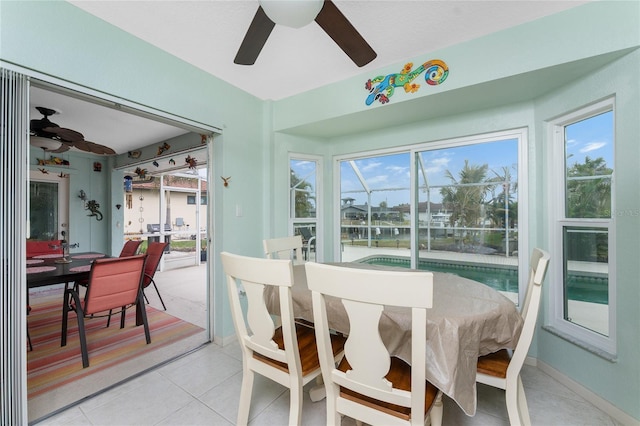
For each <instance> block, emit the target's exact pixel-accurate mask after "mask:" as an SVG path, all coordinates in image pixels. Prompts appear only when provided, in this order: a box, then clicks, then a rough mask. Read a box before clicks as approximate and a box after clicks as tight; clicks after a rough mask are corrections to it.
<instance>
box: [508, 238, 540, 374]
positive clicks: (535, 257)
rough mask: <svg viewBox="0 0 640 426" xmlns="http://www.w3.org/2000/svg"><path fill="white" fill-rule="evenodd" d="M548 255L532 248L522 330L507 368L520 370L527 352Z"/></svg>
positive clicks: (535, 318)
mask: <svg viewBox="0 0 640 426" xmlns="http://www.w3.org/2000/svg"><path fill="white" fill-rule="evenodd" d="M549 259H550V255H549V253H547V252H546V251H544V250H541V249H538V248H534V249H533V252H532V254H531V259H530V264H529V283H528V285H527V293H526V295H525V298H524V301H523V303H522V307H521V309H520V314H521V315H522V318H523V319H524V324H523V325H522V331H521V332H520V337H519V339H518V343H517V345H516V348H515V350H514V351H513V355H512V357H511V362H510V363H509V367H508V370H507V374H510V373H509V370H515V371H520V369H521V368H522V365H523V364H524V361H525V359H526V357H527V353H528V352H529V347H530V346H531V341H532V340H533V334H534V332H535V327H536V322H537V320H538V312H539V311H540V298H541V297H542V282H543V281H544V278H545V275H546V273H547V268H548V266H549Z"/></svg>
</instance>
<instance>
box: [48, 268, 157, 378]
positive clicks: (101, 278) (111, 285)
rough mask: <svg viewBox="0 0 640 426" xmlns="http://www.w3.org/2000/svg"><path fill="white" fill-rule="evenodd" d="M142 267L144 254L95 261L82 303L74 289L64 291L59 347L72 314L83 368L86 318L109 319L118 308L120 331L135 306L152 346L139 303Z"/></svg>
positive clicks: (85, 351) (86, 354) (62, 344)
mask: <svg viewBox="0 0 640 426" xmlns="http://www.w3.org/2000/svg"><path fill="white" fill-rule="evenodd" d="M144 264H145V256H144V255H138V256H132V257H117V258H109V259H96V260H95V261H94V262H93V264H92V265H91V272H90V274H89V285H88V286H87V291H86V293H85V296H84V300H82V299H81V298H80V295H79V294H78V292H77V291H76V290H74V289H69V288H67V289H65V292H64V305H63V312H62V338H61V343H60V346H66V344H67V325H68V321H69V312H71V311H74V312H75V314H76V316H77V319H78V333H79V335H80V350H81V352H82V367H83V368H86V367H88V366H89V353H88V350H87V337H86V335H85V329H84V319H85V317H90V316H92V315H93V316H106V315H108V316H109V317H111V310H113V309H120V312H121V314H120V328H124V324H125V314H126V309H127V307H130V306H133V305H137V312H138V314H139V315H140V316H141V319H142V323H143V325H144V333H145V337H146V341H147V344H149V343H151V335H150V332H149V324H148V322H147V313H146V310H145V307H144V303H143V301H142V276H143V273H144ZM107 311H108V313H107V314H105V315H98V314H100V313H103V312H107Z"/></svg>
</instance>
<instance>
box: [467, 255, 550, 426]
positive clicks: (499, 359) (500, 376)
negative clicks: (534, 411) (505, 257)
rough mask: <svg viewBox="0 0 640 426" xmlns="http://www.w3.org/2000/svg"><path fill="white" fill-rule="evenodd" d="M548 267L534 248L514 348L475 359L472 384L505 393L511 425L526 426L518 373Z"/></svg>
mask: <svg viewBox="0 0 640 426" xmlns="http://www.w3.org/2000/svg"><path fill="white" fill-rule="evenodd" d="M548 265H549V253H547V252H545V251H544V250H541V249H538V248H535V249H533V253H532V254H531V260H530V264H529V283H528V285H527V293H526V295H525V298H524V301H523V303H522V307H521V309H520V314H521V315H522V318H523V320H524V324H523V326H522V331H521V333H520V338H519V339H518V343H517V344H516V348H515V349H514V350H513V351H511V350H507V349H502V350H500V351H498V352H494V353H491V354H489V355H485V356H481V357H479V358H478V371H477V376H476V382H478V383H483V384H485V385H489V386H493V387H495V388H499V389H503V390H504V391H505V399H506V403H507V413H508V415H509V423H511V425H527V426H528V425H530V424H531V418H530V417H529V409H528V407H527V398H526V396H525V394H524V387H523V385H522V379H521V378H520V370H521V369H522V365H523V364H524V361H525V359H526V357H527V353H528V352H529V346H531V341H532V340H533V333H534V331H535V327H536V321H537V319H538V311H539V308H540V297H541V294H542V282H543V281H544V277H545V274H546V272H547V267H548Z"/></svg>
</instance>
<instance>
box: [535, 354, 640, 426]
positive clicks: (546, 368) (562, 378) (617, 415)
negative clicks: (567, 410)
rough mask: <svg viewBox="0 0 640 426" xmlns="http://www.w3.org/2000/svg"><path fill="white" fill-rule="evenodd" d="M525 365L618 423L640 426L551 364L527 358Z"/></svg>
mask: <svg viewBox="0 0 640 426" xmlns="http://www.w3.org/2000/svg"><path fill="white" fill-rule="evenodd" d="M525 364H527V365H531V366H533V367H536V368H538V369H539V370H540V371H543V372H544V373H546V374H548V375H550V376H551V377H553V378H554V379H555V380H557V381H558V382H560V383H561V384H563V385H564V386H566V387H567V388H569V389H571V390H572V391H573V392H575V393H576V394H578V395H580V396H581V397H582V398H584V399H585V400H587V401H589V402H590V403H591V404H593V405H595V406H596V407H597V408H598V409H600V410H602V411H604V412H605V413H607V414H608V415H609V416H611V417H613V418H614V419H615V420H616V421H618V422H619V423H621V424H623V425H628V426H639V425H640V421H638V420H637V419H635V418H633V417H631V416H630V415H629V414H627V413H625V412H624V411H622V410H621V409H619V408H618V407H616V406H615V405H613V404H611V403H610V402H609V401H607V400H606V399H604V398H603V397H601V396H600V395H597V394H595V393H594V392H593V391H591V390H589V389H587V388H586V387H584V386H583V385H581V384H580V383H578V382H576V381H574V380H572V379H570V378H569V377H567V376H566V375H564V374H563V373H561V372H560V371H558V370H556V369H555V368H553V367H551V366H550V365H549V364H546V363H544V362H543V361H540V360H538V359H536V358H531V357H527V359H526V360H525Z"/></svg>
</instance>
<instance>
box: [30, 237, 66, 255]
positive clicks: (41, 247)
mask: <svg viewBox="0 0 640 426" xmlns="http://www.w3.org/2000/svg"><path fill="white" fill-rule="evenodd" d="M43 254H60V255H62V254H63V252H62V240H51V241H32V240H27V257H33V256H41V255H43Z"/></svg>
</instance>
